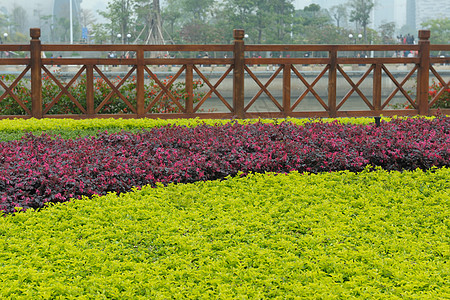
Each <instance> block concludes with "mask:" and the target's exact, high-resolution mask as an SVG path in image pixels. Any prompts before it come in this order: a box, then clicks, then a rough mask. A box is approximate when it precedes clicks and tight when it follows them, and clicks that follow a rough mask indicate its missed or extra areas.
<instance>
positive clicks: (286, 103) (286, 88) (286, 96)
mask: <svg viewBox="0 0 450 300" xmlns="http://www.w3.org/2000/svg"><path fill="white" fill-rule="evenodd" d="M283 112H284V116H285V117H288V116H289V115H290V113H291V64H285V65H284V66H283Z"/></svg>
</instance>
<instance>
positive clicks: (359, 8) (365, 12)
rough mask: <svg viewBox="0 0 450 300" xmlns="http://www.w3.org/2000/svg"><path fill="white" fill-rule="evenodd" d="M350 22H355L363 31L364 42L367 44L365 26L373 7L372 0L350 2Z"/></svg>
mask: <svg viewBox="0 0 450 300" xmlns="http://www.w3.org/2000/svg"><path fill="white" fill-rule="evenodd" d="M349 4H350V7H351V8H352V10H351V11H350V22H355V23H356V24H357V25H360V26H361V27H362V28H363V30H364V35H363V36H364V42H365V43H367V25H369V23H370V13H371V11H372V9H373V7H374V2H373V0H350V2H349Z"/></svg>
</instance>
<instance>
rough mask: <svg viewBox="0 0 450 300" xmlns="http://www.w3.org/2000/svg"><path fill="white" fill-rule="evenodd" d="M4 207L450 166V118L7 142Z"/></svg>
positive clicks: (1, 171)
mask: <svg viewBox="0 0 450 300" xmlns="http://www.w3.org/2000/svg"><path fill="white" fill-rule="evenodd" d="M0 162H1V168H0V189H1V192H0V209H1V210H3V211H4V212H6V213H11V212H14V211H17V210H26V209H28V208H41V207H43V206H44V205H45V204H46V203H49V202H65V201H68V200H70V199H71V198H81V197H82V196H92V195H105V194H107V193H108V192H116V193H123V192H127V191H130V190H131V189H132V188H133V187H138V188H139V187H142V186H145V185H151V186H155V185H156V184H157V183H162V184H164V185H167V184H169V183H190V182H196V181H206V180H215V179H224V178H226V177H228V176H235V175H237V174H241V175H245V174H249V173H254V172H257V173H264V172H276V173H284V172H290V171H298V172H307V173H319V172H331V171H342V170H349V171H353V172H359V171H362V170H363V169H365V168H366V167H368V166H372V167H376V166H379V167H381V168H383V169H386V170H414V169H417V168H419V169H423V170H427V169H430V168H432V167H445V166H447V167H448V166H450V118H435V119H421V118H416V119H405V120H402V119H393V120H392V121H390V122H382V124H381V126H380V127H376V126H375V125H351V124H341V123H338V122H333V123H323V122H310V123H305V124H304V125H303V126H299V125H295V124H293V123H290V122H282V123H280V124H276V123H275V124H273V123H272V124H264V123H254V124H239V123H228V124H225V125H222V126H211V125H198V126H196V127H182V126H164V127H161V128H153V129H151V130H146V131H141V132H138V133H127V132H121V133H115V134H107V133H103V134H99V135H98V136H97V137H84V138H77V139H62V138H59V137H51V136H48V135H42V136H34V135H31V134H28V135H26V136H25V137H24V138H23V139H21V140H18V141H10V142H2V143H0Z"/></svg>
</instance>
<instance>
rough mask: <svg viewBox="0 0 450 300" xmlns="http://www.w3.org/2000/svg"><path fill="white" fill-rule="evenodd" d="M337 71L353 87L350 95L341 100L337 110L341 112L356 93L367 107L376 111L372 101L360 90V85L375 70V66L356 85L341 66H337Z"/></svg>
mask: <svg viewBox="0 0 450 300" xmlns="http://www.w3.org/2000/svg"><path fill="white" fill-rule="evenodd" d="M337 69H338V70H339V72H341V74H342V76H344V78H345V80H347V82H348V83H349V84H350V85H351V86H352V89H351V90H350V91H348V93H347V94H346V95H345V97H344V98H343V99H342V100H341V102H340V103H339V105H338V106H337V107H336V110H339V109H340V108H341V107H342V106H343V105H344V103H345V102H346V101H347V100H348V98H350V96H351V95H352V94H353V92H354V91H356V92H357V93H358V95H359V96H360V97H361V99H363V101H364V102H365V103H366V104H367V106H368V107H369V108H370V109H371V110H375V107H374V106H373V105H372V103H370V101H369V100H367V98H366V96H365V95H364V94H363V93H362V92H361V90H360V89H359V86H360V84H361V83H362V82H363V81H364V80H365V79H366V78H367V76H368V75H369V74H370V72H372V70H373V69H375V65H372V66H371V67H370V68H369V69H368V70H367V71H366V73H364V75H363V76H362V77H361V78H360V79H359V81H358V82H357V83H356V84H355V83H354V82H353V80H352V79H351V78H350V77H349V76H348V75H347V73H345V71H344V70H343V69H342V68H341V66H340V65H337Z"/></svg>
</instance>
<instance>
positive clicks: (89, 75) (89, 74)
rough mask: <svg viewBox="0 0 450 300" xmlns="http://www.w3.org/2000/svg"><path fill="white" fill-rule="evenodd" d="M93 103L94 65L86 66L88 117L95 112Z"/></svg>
mask: <svg viewBox="0 0 450 300" xmlns="http://www.w3.org/2000/svg"><path fill="white" fill-rule="evenodd" d="M94 106H95V104H94V66H93V65H87V66H86V112H87V115H88V117H89V118H92V117H93V116H94V114H95V107H94Z"/></svg>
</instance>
